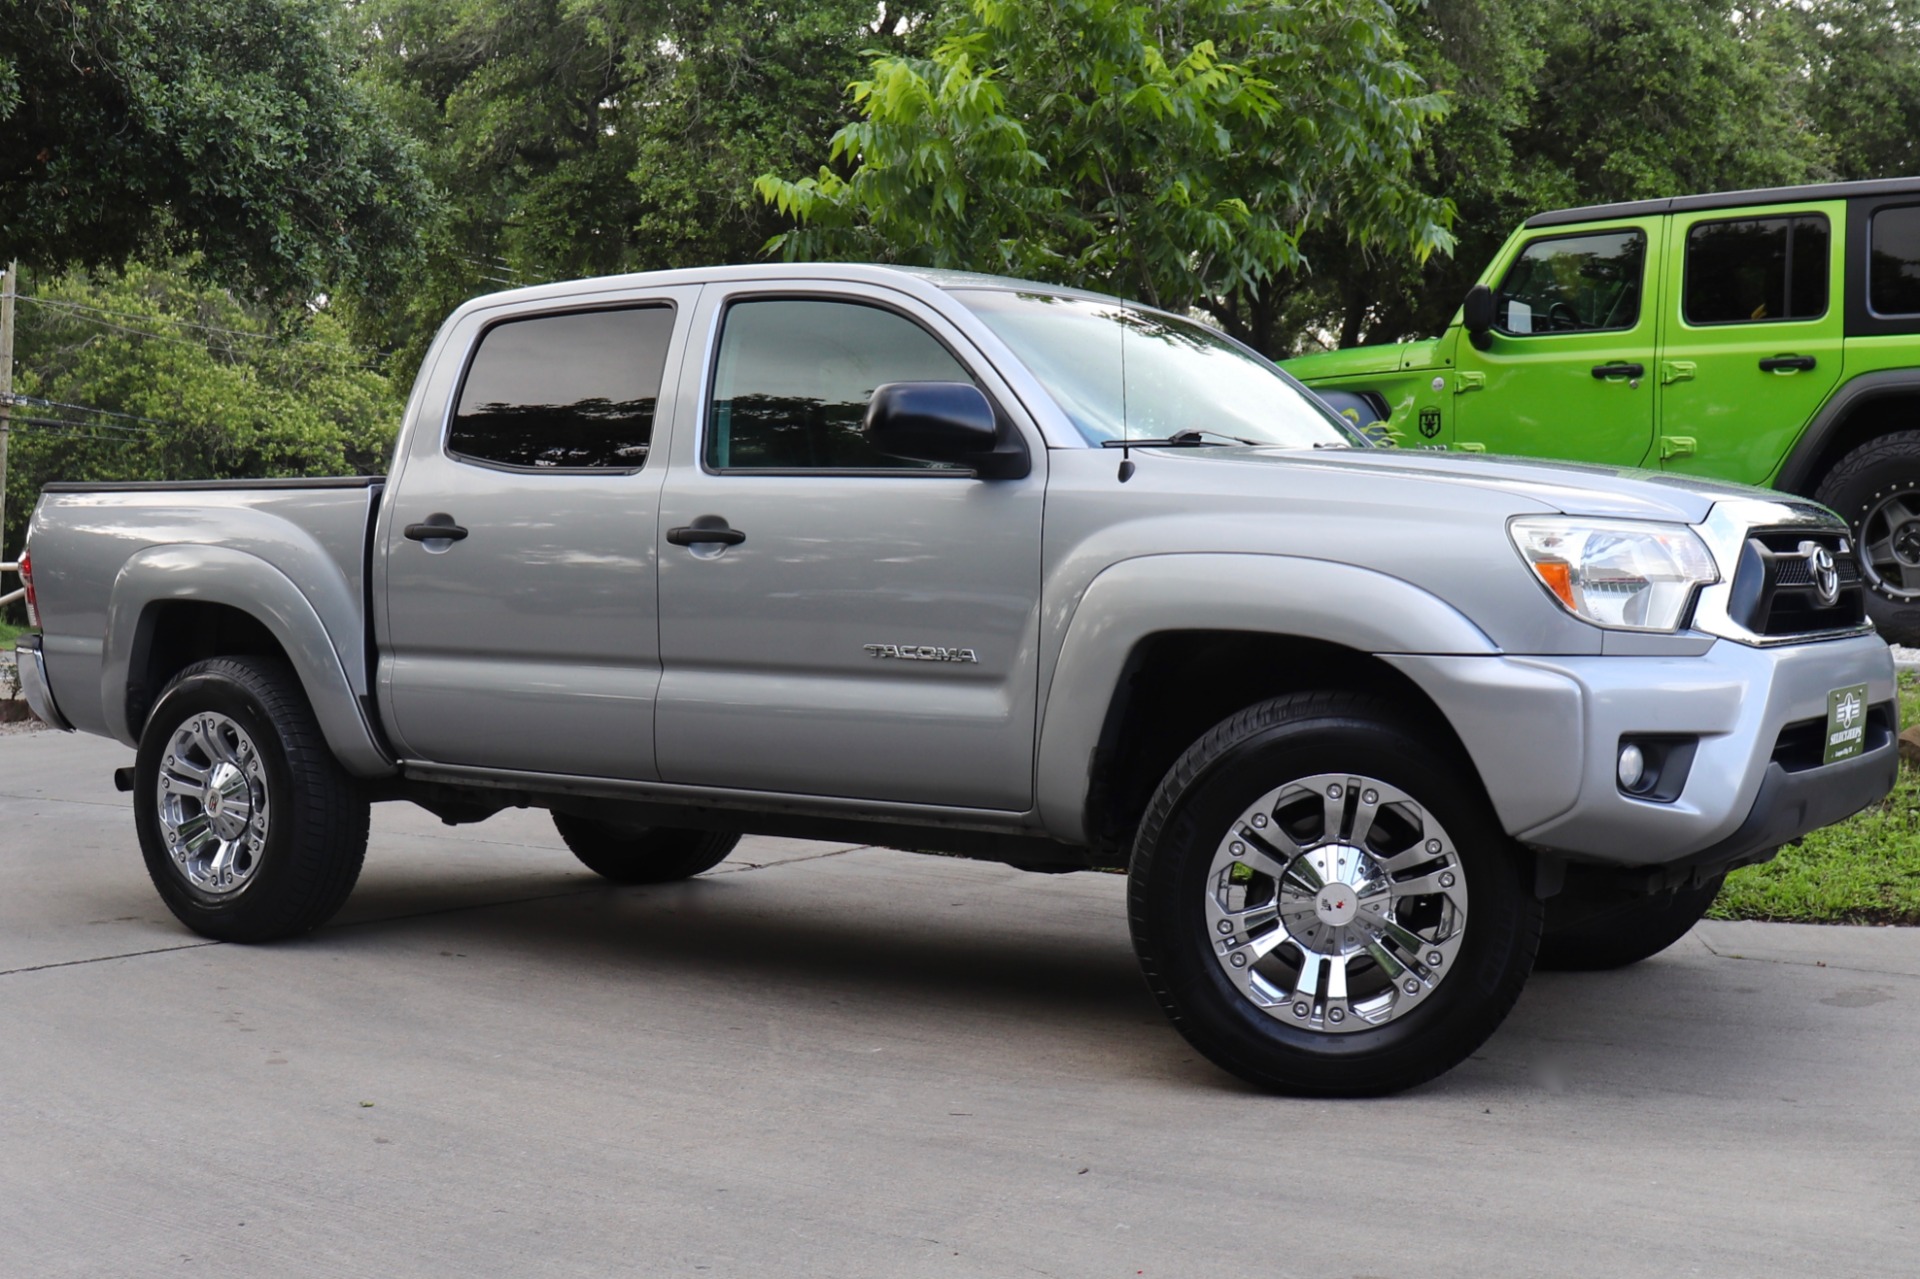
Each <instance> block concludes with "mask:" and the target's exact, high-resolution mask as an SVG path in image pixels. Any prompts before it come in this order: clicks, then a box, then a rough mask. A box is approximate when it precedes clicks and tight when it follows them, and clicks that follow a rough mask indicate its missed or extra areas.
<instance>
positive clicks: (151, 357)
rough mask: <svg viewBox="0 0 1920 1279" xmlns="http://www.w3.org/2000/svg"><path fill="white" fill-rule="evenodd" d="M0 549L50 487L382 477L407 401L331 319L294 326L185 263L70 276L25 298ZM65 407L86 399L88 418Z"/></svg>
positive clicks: (319, 317) (14, 542) (18, 533)
mask: <svg viewBox="0 0 1920 1279" xmlns="http://www.w3.org/2000/svg"><path fill="white" fill-rule="evenodd" d="M18 314H19V321H18V327H19V339H18V341H19V346H18V350H19V357H20V370H19V372H18V374H17V375H16V378H15V382H14V390H15V393H16V394H18V395H20V396H24V397H27V399H26V401H25V402H22V403H17V404H16V405H15V406H14V410H13V412H14V429H13V437H12V444H11V448H10V451H9V468H8V470H9V473H8V476H7V524H8V528H7V531H6V539H5V543H4V544H5V545H6V546H7V547H8V548H10V549H16V550H17V549H18V548H19V546H20V542H21V538H22V535H23V533H24V530H25V526H26V521H27V517H28V515H29V514H30V513H31V512H32V509H33V503H34V500H35V498H36V496H37V495H38V493H39V490H40V486H41V485H42V484H45V483H48V482H49V481H53V480H193V479H227V478H257V477H261V476H273V475H339V474H344V473H361V474H371V473H377V472H379V471H380V470H381V469H382V468H384V466H385V464H386V459H387V454H388V451H389V450H390V448H391V446H392V440H393V434H394V431H395V430H396V428H397V427H398V425H399V422H400V415H401V411H402V409H403V407H404V402H403V400H402V398H401V394H400V392H399V391H397V390H396V388H394V387H393V386H392V385H391V384H390V383H389V382H388V380H387V378H386V377H385V376H384V375H382V374H380V373H378V372H375V371H373V370H370V369H369V368H367V367H366V365H365V356H364V354H363V353H362V352H360V351H359V350H357V349H356V348H355V347H354V345H353V343H352V342H351V340H350V339H349V338H348V336H347V333H346V331H345V329H344V327H343V326H342V325H341V324H340V322H339V321H338V320H336V319H335V318H334V317H333V316H331V315H330V314H328V313H327V312H325V311H321V312H319V313H317V314H313V315H311V316H309V317H308V318H307V319H306V321H305V322H304V323H302V324H300V325H299V326H298V328H297V329H294V330H292V331H291V332H286V331H283V329H284V328H285V326H284V325H283V324H281V323H280V322H279V317H277V316H276V315H275V314H274V313H272V312H262V311H259V310H257V309H254V308H251V307H247V306H244V305H242V304H241V303H240V302H238V301H236V300H235V298H234V297H233V296H232V295H231V294H228V293H225V292H222V291H220V290H218V289H213V288H210V287H207V286H205V285H202V284H198V283H195V282H194V280H193V279H192V278H191V274H190V273H189V272H188V271H185V270H173V269H163V268H158V267H151V266H135V267H132V268H130V269H129V270H128V271H126V272H125V273H124V274H100V275H92V274H87V273H79V272H76V273H73V274H70V275H64V276H58V277H55V278H53V279H50V280H47V281H45V282H44V283H43V284H42V285H41V286H40V287H38V288H35V289H31V290H30V291H28V292H27V293H25V294H24V295H23V296H22V298H21V299H20V306H19V312H18ZM36 401H38V403H36ZM72 406H84V408H85V409H88V410H105V412H88V411H82V410H81V409H80V408H75V407H72Z"/></svg>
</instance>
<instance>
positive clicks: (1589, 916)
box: [1536, 875, 1726, 972]
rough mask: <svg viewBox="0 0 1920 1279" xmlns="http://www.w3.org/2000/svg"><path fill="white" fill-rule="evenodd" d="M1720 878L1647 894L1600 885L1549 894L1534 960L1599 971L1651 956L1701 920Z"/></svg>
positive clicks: (1556, 966) (1564, 968)
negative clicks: (1537, 957) (1537, 958)
mask: <svg viewBox="0 0 1920 1279" xmlns="http://www.w3.org/2000/svg"><path fill="white" fill-rule="evenodd" d="M1725 878H1726V876H1724V875H1715V876H1714V877H1713V878H1712V879H1711V880H1709V881H1708V882H1707V883H1705V884H1701V885H1699V886H1698V887H1687V888H1680V889H1676V890H1674V891H1672V892H1666V893H1655V894H1654V895H1652V896H1647V895H1645V894H1632V893H1627V892H1624V891H1622V890H1619V889H1614V888H1609V887H1606V886H1604V885H1602V886H1596V887H1591V888H1587V889H1583V890H1574V891H1568V892H1563V893H1559V894H1556V895H1555V896H1553V897H1549V898H1548V899H1547V925H1546V931H1545V933H1544V934H1543V935H1542V936H1541V938H1540V958H1539V960H1538V961H1537V963H1536V966H1537V967H1540V968H1547V969H1555V970H1558V971H1561V972H1600V971H1602V970H1605V969H1609V968H1625V967H1626V966H1627V965H1628V964H1637V963H1639V962H1640V961H1641V960H1643V959H1648V958H1651V957H1652V956H1654V955H1657V954H1659V953H1660V952H1661V951H1663V950H1665V949H1666V948H1667V947H1669V946H1671V945H1673V943H1675V942H1677V941H1679V940H1680V939H1681V938H1682V937H1685V936H1686V935H1687V931H1688V930H1689V929H1691V928H1692V927H1693V926H1694V925H1695V924H1697V923H1699V922H1700V917H1701V916H1703V915H1705V914H1706V913H1707V908H1708V907H1710V906H1712V905H1713V899H1714V898H1715V897H1718V896H1719V895H1720V884H1721V882H1722V881H1723V880H1725Z"/></svg>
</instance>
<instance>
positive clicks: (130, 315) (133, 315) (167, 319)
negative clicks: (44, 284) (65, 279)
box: [20, 294, 273, 342]
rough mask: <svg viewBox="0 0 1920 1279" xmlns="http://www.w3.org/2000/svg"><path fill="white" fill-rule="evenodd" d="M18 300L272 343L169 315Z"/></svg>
mask: <svg viewBox="0 0 1920 1279" xmlns="http://www.w3.org/2000/svg"><path fill="white" fill-rule="evenodd" d="M20 300H21V301H22V302H26V303H30V304H32V305H33V306H50V307H55V308H57V309H59V310H62V311H86V312H89V313H91V314H93V315H106V316H112V317H113V318H114V319H116V320H137V321H140V322H141V323H149V322H151V321H154V320H159V321H162V322H163V323H166V324H171V325H174V326H176V327H178V328H183V329H199V330H200V331H202V332H204V333H224V334H226V335H228V336H229V337H237V338H249V339H251V340H253V341H255V342H271V341H273V335H272V334H270V333H254V332H250V331H248V330H246V329H228V328H222V327H221V326H220V325H217V324H199V323H196V322H195V321H193V320H182V319H179V318H178V317H176V316H171V315H141V314H139V313H137V312H134V311H111V310H108V309H107V308H106V307H103V306H89V305H87V304H86V303H84V302H68V301H66V300H65V299H64V298H30V297H27V296H25V295H24V294H23V295H22V296H21V298H20Z"/></svg>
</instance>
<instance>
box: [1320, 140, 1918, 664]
mask: <svg viewBox="0 0 1920 1279" xmlns="http://www.w3.org/2000/svg"><path fill="white" fill-rule="evenodd" d="M1284 367H1285V368H1286V369H1287V370H1288V371H1289V372H1291V373H1292V374H1294V375H1295V376H1296V377H1298V378H1300V379H1301V380H1303V381H1304V382H1306V383H1307V384H1308V385H1309V386H1311V387H1313V389H1314V390H1316V391H1318V392H1319V393H1320V394H1321V395H1322V397H1324V398H1326V399H1327V400H1328V401H1329V402H1331V403H1332V404H1333V406H1334V407H1335V408H1336V409H1338V410H1340V411H1341V412H1344V413H1346V414H1347V415H1348V416H1349V417H1355V418H1357V419H1358V420H1359V422H1360V423H1361V424H1363V425H1364V424H1367V423H1370V422H1373V421H1376V420H1377V421H1380V422H1384V423H1385V424H1386V426H1387V429H1388V430H1389V431H1390V432H1391V433H1392V434H1393V436H1394V437H1395V438H1396V439H1397V440H1398V442H1399V443H1400V444H1401V445H1402V446H1405V447H1419V448H1452V449H1461V450H1467V451H1471V452H1487V453H1511V454H1523V455H1530V456H1536V457H1551V458H1563V459H1568V460H1573V461H1584V462H1596V463H1604V464H1609V465H1615V466H1642V467H1648V468H1656V469H1659V470H1663V471H1676V472H1680V473H1683V474H1687V475H1694V476H1711V477H1713V478H1716V479H1723V480H1737V481H1740V482H1742V483H1746V484H1764V485H1770V486H1772V487H1774V488H1779V489H1784V490H1786V491H1787V492H1790V493H1797V494H1800V495H1802V496H1807V497H1812V498H1815V499H1816V500H1818V501H1820V502H1823V503H1825V504H1826V505H1827V506H1830V507H1832V508H1833V509H1834V510H1836V511H1838V512H1840V513H1841V514H1842V515H1844V516H1845V517H1846V519H1847V521H1848V522H1849V523H1850V524H1852V526H1853V530H1854V537H1855V540H1856V541H1857V543H1858V547H1859V554H1858V558H1859V562H1860V566H1861V570H1862V571H1863V573H1864V574H1865V576H1866V579H1867V583H1868V585H1869V587H1870V588H1871V589H1870V591H1869V592H1868V595H1867V598H1868V603H1869V611H1870V612H1871V614H1872V616H1873V618H1874V621H1875V622H1876V623H1878V625H1879V628H1880V631H1881V633H1882V634H1883V635H1885V636H1886V637H1887V638H1889V639H1891V640H1893V641H1894V642H1896V643H1902V644H1913V643H1920V178H1899V179H1890V180H1886V181H1876V182H1849V183H1842V184H1835V185H1828V186H1804V187H1785V188H1779V189H1775V190H1768V191H1735V192H1730V193H1726V194H1721V195H1692V196H1681V197H1678V198H1674V199H1665V200H1643V201H1638V202H1635V203H1631V204H1608V205H1596V206H1594V207H1591V208H1584V209H1564V210H1560V211H1558V212H1554V213H1542V214H1540V215H1539V216H1537V217H1533V218H1529V219H1528V220H1527V222H1526V224H1525V225H1524V226H1522V227H1521V228H1520V229H1519V230H1518V231H1517V232H1515V233H1514V235H1513V237H1512V238H1511V239H1509V240H1508V241H1507V243H1506V245H1505V246H1504V247H1503V248H1502V249H1501V250H1500V252H1499V254H1498V255H1496V256H1495V257H1494V259H1493V262H1492V263H1491V264H1490V265H1489V266H1488V267H1487V270H1486V273H1485V274H1484V275H1482V276H1481V283H1479V284H1476V285H1474V286H1473V288H1472V290H1470V291H1469V292H1468V294H1467V298H1466V302H1465V304H1464V305H1463V306H1462V307H1461V309H1460V311H1459V312H1458V313H1456V314H1455V316H1454V317H1453V321H1452V322H1451V323H1450V324H1449V325H1448V326H1447V330H1446V332H1445V333H1443V334H1442V335H1441V336H1439V337H1438V338H1433V339H1429V340H1426V341H1421V342H1409V343H1404V344H1400V345H1395V346H1371V347H1360V348H1357V349H1352V350H1345V351H1334V352H1330V353H1327V354H1325V355H1311V356H1304V357H1302V358H1300V359H1296V360H1290V361H1288V362H1287V363H1286V364H1285V366H1284Z"/></svg>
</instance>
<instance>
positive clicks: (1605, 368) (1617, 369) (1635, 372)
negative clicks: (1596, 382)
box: [1593, 362, 1647, 378]
mask: <svg viewBox="0 0 1920 1279" xmlns="http://www.w3.org/2000/svg"><path fill="white" fill-rule="evenodd" d="M1646 371H1647V366H1646V365H1644V364H1634V363H1631V362H1628V363H1622V364H1596V365H1594V366H1593V375H1594V376H1595V377H1597V378H1609V377H1636V378H1637V377H1643V376H1645V375H1646Z"/></svg>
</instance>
